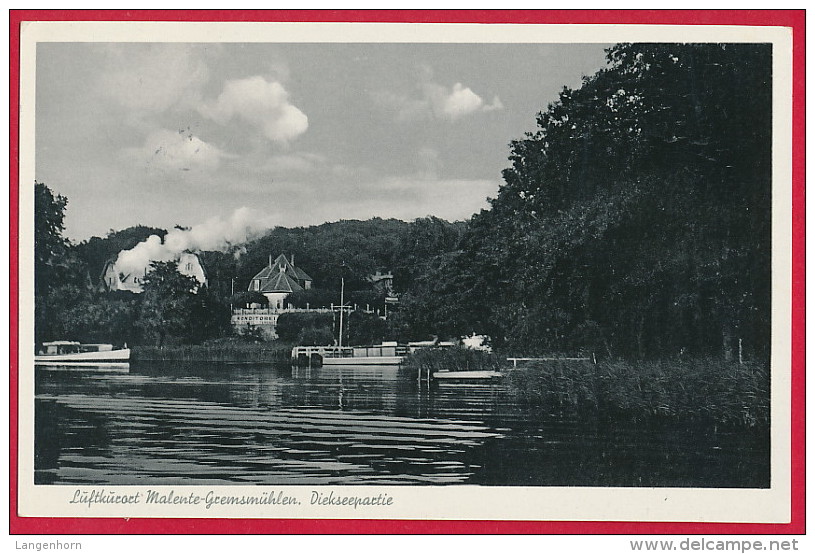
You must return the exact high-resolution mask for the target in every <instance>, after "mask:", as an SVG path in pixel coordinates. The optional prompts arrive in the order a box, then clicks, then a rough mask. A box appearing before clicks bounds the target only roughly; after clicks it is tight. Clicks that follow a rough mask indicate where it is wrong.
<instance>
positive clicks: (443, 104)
mask: <svg viewBox="0 0 815 554" xmlns="http://www.w3.org/2000/svg"><path fill="white" fill-rule="evenodd" d="M374 100H375V101H377V102H378V103H379V104H380V105H383V106H386V107H388V108H391V109H395V110H396V118H397V119H398V120H399V121H413V120H417V119H427V118H431V117H432V118H436V119H447V120H450V121H455V120H457V119H461V118H462V117H465V116H468V115H470V114H474V113H477V112H491V111H496V110H501V109H503V108H504V105H503V104H502V103H501V99H500V98H498V96H494V97H493V101H492V103H490V104H487V103H485V102H484V99H483V98H481V96H479V95H478V94H476V93H475V92H474V91H473V90H472V89H471V88H470V87H467V86H464V85H463V84H462V83H456V84H454V85H453V86H452V87H445V86H444V85H439V84H437V83H432V82H430V83H425V84H424V85H422V87H421V97H420V98H411V97H410V96H408V95H405V94H399V93H394V92H390V91H385V92H381V91H380V92H378V93H375V94H374Z"/></svg>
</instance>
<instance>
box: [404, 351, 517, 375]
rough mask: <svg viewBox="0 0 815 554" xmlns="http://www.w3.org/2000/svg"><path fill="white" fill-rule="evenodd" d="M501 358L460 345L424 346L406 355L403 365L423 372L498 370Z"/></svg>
mask: <svg viewBox="0 0 815 554" xmlns="http://www.w3.org/2000/svg"><path fill="white" fill-rule="evenodd" d="M500 360H501V358H499V357H498V356H496V355H495V354H492V353H488V352H482V351H480V350H471V349H469V348H463V347H460V346H456V347H445V348H422V349H419V350H417V351H416V352H414V353H412V354H410V355H408V356H406V357H405V359H404V360H403V362H402V366H403V367H406V368H408V369H417V370H420V371H422V372H426V371H428V370H429V371H430V372H431V373H432V372H434V371H472V370H492V371H498V369H499V368H500V365H501V364H500Z"/></svg>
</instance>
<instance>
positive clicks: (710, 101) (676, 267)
mask: <svg viewBox="0 0 815 554" xmlns="http://www.w3.org/2000/svg"><path fill="white" fill-rule="evenodd" d="M607 52H608V61H609V65H608V67H607V68H605V69H603V70H601V71H599V72H597V73H596V74H595V75H593V76H590V77H587V78H585V79H584V82H583V85H582V86H581V87H580V88H578V89H576V90H571V89H564V90H563V91H562V92H561V94H560V97H559V99H558V101H557V102H554V103H553V104H551V105H550V106H549V107H548V108H547V110H546V111H544V112H542V113H540V114H539V115H538V120H537V122H538V128H537V130H536V131H535V132H533V133H529V134H527V135H526V136H525V137H524V138H522V139H519V140H516V141H513V142H512V144H511V155H510V161H511V167H509V168H508V169H507V170H505V171H504V180H505V184H504V185H503V186H502V187H501V189H500V191H499V194H498V196H497V197H496V198H495V199H492V200H491V203H490V209H489V210H484V211H482V212H481V213H480V214H478V215H476V216H475V217H474V218H473V219H472V221H471V222H470V225H469V228H468V230H467V233H466V234H465V237H464V238H463V239H462V241H461V245H462V252H461V254H460V255H457V256H456V257H455V263H448V264H447V266H446V267H447V271H446V273H447V277H446V280H447V282H448V283H451V282H452V283H454V284H453V285H452V286H447V285H444V284H443V283H440V282H438V280H439V279H445V274H444V273H437V275H436V278H437V279H436V282H433V283H428V284H427V285H426V290H431V291H433V290H435V291H439V292H443V297H446V298H448V299H451V300H455V299H456V298H457V297H458V300H459V302H455V301H454V302H444V301H441V302H440V303H439V304H438V305H437V307H436V308H435V312H436V313H435V315H434V314H433V312H432V311H431V310H432V309H433V308H432V307H431V310H416V312H417V313H419V312H421V313H424V314H430V315H431V316H432V320H431V321H428V322H427V325H428V327H431V328H432V327H442V326H443V325H444V321H445V320H447V321H450V320H452V319H456V320H460V321H468V322H471V323H472V324H478V325H481V326H484V328H489V327H491V330H490V331H486V332H488V333H490V334H493V335H494V336H497V337H498V339H499V342H500V341H501V340H505V341H506V343H507V345H508V346H510V347H517V348H525V349H527V350H542V351H577V350H581V349H585V348H589V347H591V348H598V347H601V348H603V349H605V350H606V351H607V352H608V353H610V354H614V355H624V356H632V357H647V356H666V355H670V354H673V353H678V352H687V353H690V354H710V353H718V354H720V355H723V356H725V357H726V358H727V357H730V356H732V352H733V349H734V347H735V345H736V343H737V340H736V339H737V337H738V338H742V337H743V338H744V339H745V341H744V342H745V345H748V348H749V349H750V351H751V353H753V354H754V355H757V356H758V355H766V353H767V352H768V348H769V314H770V309H769V307H770V296H769V291H770V242H769V241H770V236H771V234H770V204H771V203H770V193H771V173H770V161H771V157H770V156H771V120H770V116H771V109H770V106H771V82H770V75H771V57H772V56H771V54H772V52H771V48H770V47H769V46H768V45H755V44H619V45H616V46H614V47H612V48H610V49H609V50H608V51H607ZM425 275H429V274H425ZM425 298H426V297H425ZM471 299H477V301H476V302H475V303H473V302H472V300H471ZM466 303H469V304H466ZM464 305H466V306H467V307H466V309H465V310H464V317H463V318H461V319H460V318H459V316H458V314H456V315H455V317H454V318H450V317H446V316H445V312H446V311H447V310H449V309H450V308H451V307H452V308H455V307H456V306H464Z"/></svg>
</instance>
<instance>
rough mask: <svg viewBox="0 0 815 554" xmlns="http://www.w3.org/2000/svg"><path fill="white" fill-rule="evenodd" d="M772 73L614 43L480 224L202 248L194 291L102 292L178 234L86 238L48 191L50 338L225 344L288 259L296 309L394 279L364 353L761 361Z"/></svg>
mask: <svg viewBox="0 0 815 554" xmlns="http://www.w3.org/2000/svg"><path fill="white" fill-rule="evenodd" d="M771 69H772V50H771V46H770V45H764V44H618V45H615V46H613V47H611V48H609V49H608V51H607V65H606V67H605V68H603V69H602V70H600V71H598V72H597V73H595V74H594V75H591V76H588V77H585V78H584V81H583V83H582V85H581V86H580V87H578V88H576V89H569V88H564V89H563V90H562V91H561V93H560V95H559V98H558V99H557V100H556V101H554V102H552V103H551V104H549V105H548V106H547V107H546V108H545V109H542V110H541V112H540V113H539V114H538V115H537V120H536V122H530V127H532V126H533V125H534V124H536V125H535V127H534V129H533V130H531V131H529V132H528V133H526V134H525V135H524V136H523V137H520V138H518V139H516V140H514V141H512V142H511V144H510V145H509V152H508V154H509V159H508V167H507V169H505V170H504V172H503V180H504V183H503V185H502V186H501V188H500V190H499V191H498V194H497V196H496V197H495V198H491V199H489V207H488V208H487V209H484V210H482V211H481V212H480V213H478V214H475V215H474V216H473V217H472V218H471V219H470V220H468V221H462V222H453V223H451V222H447V221H443V220H441V219H438V218H435V217H432V216H428V217H425V218H420V219H416V220H414V221H412V222H404V221H398V220H393V219H387V220H386V219H379V218H374V219H370V220H367V221H355V220H343V221H338V222H334V223H325V224H322V225H317V226H311V227H300V228H282V227H278V228H274V229H271V230H269V232H268V233H267V234H266V235H264V236H262V237H259V238H257V239H255V240H253V241H250V242H249V243H247V244H245V245H243V246H242V247H241V249H240V250H233V251H229V252H202V253H200V256H201V260H202V262H203V265H204V267H205V269H206V271H207V277H208V281H209V286H208V287H207V288H206V290H202V291H198V294H192V293H191V292H190V289H191V286H190V283H189V282H185V281H184V279H181V278H179V275H178V273H177V271H176V270H175V268H174V267H172V264H157V265H156V266H155V269H154V272H153V273H151V274H149V275H150V276H152V277H151V278H150V279H148V280H147V282H146V283H145V292H144V293H143V294H141V295H135V294H132V293H127V292H123V291H119V292H112V293H111V292H104V291H103V290H102V289H101V286H100V275H101V272H102V268H103V265H104V263H105V262H106V261H107V260H108V259H110V258H113V257H115V256H116V254H117V253H118V252H119V251H120V250H123V249H128V248H131V247H133V246H135V245H136V244H137V243H139V242H140V241H142V240H144V239H145V238H147V237H148V236H150V235H153V234H158V235H159V236H163V234H166V230H163V229H155V228H150V227H145V226H136V227H130V228H127V229H123V230H119V231H113V230H112V231H110V232H109V233H108V234H107V235H106V236H105V237H93V238H91V239H89V240H86V241H82V242H79V243H73V242H72V241H69V240H67V239H66V238H65V237H64V236H63V231H64V215H65V213H66V210H69V209H70V204H69V199H66V198H64V197H62V196H60V195H55V194H54V193H53V192H52V191H51V190H50V189H49V187H48V186H47V185H46V184H43V183H37V184H35V295H36V298H35V311H36V314H35V315H36V322H35V330H36V339H37V340H38V341H42V340H51V339H74V340H81V341H86V342H113V343H116V344H122V343H125V342H126V343H128V344H154V345H155V344H167V343H200V342H203V341H206V340H211V339H216V338H219V337H224V336H228V335H229V334H230V333H231V332H232V331H231V329H230V326H229V313H230V312H229V306H230V305H232V304H233V302H235V301H236V300H237V299H236V298H233V296H232V289H233V285H234V290H235V291H245V290H246V287H247V284H248V281H249V279H250V278H251V277H252V276H253V275H254V274H255V273H257V271H259V270H260V269H261V268H262V267H264V266H265V265H266V263H267V260H268V256H269V255H270V254H271V255H273V256H277V255H278V254H280V253H285V254H287V255H290V254H294V255H295V256H296V263H297V266H299V267H301V268H304V269H305V270H306V271H307V272H308V273H309V274H310V275H311V276H312V277H313V278H314V287H315V290H314V291H310V292H309V293H308V295H306V296H308V298H299V299H297V298H294V299H292V302H293V303H297V302H299V303H305V302H307V301H308V302H309V304H310V305H312V306H315V305H316V304H315V303H322V304H326V303H328V302H329V301H333V302H338V301H339V294H338V292H339V287H340V281H341V279H342V280H344V281H345V286H346V293H347V294H348V298H349V299H350V301H351V302H356V303H358V304H360V305H365V304H369V305H378V304H377V303H379V302H381V300H382V299H381V298H379V297H377V295H376V293H374V292H373V291H372V289H371V287H370V284H369V283H368V282H367V279H366V278H367V276H368V275H371V274H373V273H374V272H376V271H391V272H393V274H394V288H395V290H396V292H397V293H398V295H399V298H400V302H399V306H398V308H397V309H396V310H394V311H393V312H392V313H391V314H389V317H388V320H387V322H385V324H380V323H376V324H374V323H372V322H368V323H366V322H364V321H360V322H358V323H359V325H358V327H356V329H357V330H360V329H367V331H366V332H359V333H358V336H356V337H355V340H356V341H362V342H364V341H366V340H373V339H377V338H385V339H391V340H424V339H428V338H431V337H433V336H436V337H440V338H449V337H457V336H462V335H465V334H470V333H473V332H476V333H480V334H487V335H489V336H490V337H491V339H492V343H493V345H494V347H496V348H498V349H502V350H503V351H506V352H518V353H524V354H529V355H531V354H537V353H570V354H571V353H580V352H582V353H594V354H595V355H596V356H598V357H603V358H608V359H669V358H676V357H682V356H687V357H714V358H720V359H722V360H724V361H729V360H734V359H737V358H742V357H743V358H745V359H750V360H754V361H764V360H767V359H768V358H769V348H770V313H771V309H770V308H771V306H770V300H771V295H770V293H771V207H772V206H771V199H772V171H771V170H772V167H771V165H772V164H771V161H772V160H771V154H772V119H771V105H772V82H771V75H772V71H771ZM51 185H52V186H54V187H55V188H58V183H53V184H51ZM181 277H183V276H181ZM332 299H333V300H332ZM356 317H362V316H359V315H358V316H356ZM366 325H368V327H366ZM317 335H318V336H319V333H317ZM289 338H291V339H292V340H296V336H295V335H294V334H292V332H291V331H289Z"/></svg>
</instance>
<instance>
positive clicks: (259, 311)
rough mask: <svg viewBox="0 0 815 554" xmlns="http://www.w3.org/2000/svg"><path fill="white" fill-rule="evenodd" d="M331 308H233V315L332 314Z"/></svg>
mask: <svg viewBox="0 0 815 554" xmlns="http://www.w3.org/2000/svg"><path fill="white" fill-rule="evenodd" d="M331 312H332V310H331V308H233V309H232V315H276V314H298V313H331Z"/></svg>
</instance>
